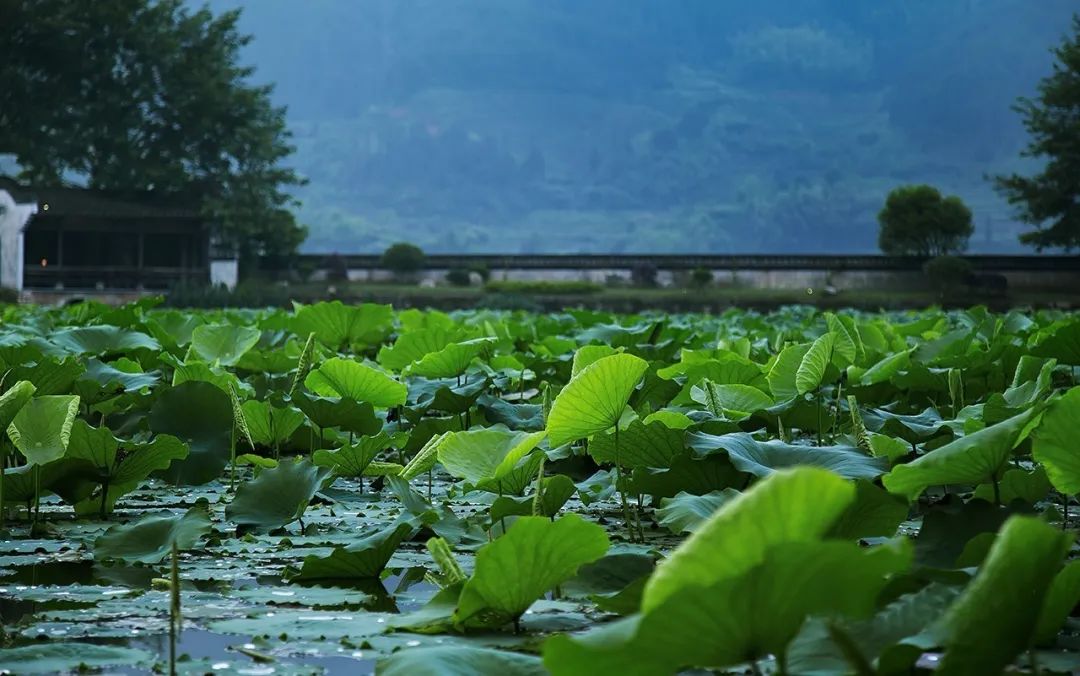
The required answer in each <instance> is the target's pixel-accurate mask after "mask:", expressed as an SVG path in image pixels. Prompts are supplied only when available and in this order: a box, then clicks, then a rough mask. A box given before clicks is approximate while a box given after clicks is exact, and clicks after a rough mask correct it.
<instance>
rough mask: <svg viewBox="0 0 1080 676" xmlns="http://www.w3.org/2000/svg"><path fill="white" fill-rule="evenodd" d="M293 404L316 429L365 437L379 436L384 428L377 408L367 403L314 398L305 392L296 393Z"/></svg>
mask: <svg viewBox="0 0 1080 676" xmlns="http://www.w3.org/2000/svg"><path fill="white" fill-rule="evenodd" d="M292 403H293V404H294V405H295V406H296V408H298V409H300V410H301V411H302V412H303V413H304V415H306V416H307V417H308V419H309V420H310V421H311V422H313V423H315V426H316V427H320V428H323V427H337V428H339V429H342V430H345V431H346V432H353V433H354V434H360V435H364V436H371V435H373V434H378V433H379V432H380V431H382V428H383V421H382V420H380V419H379V418H378V417H376V416H375V408H374V407H373V406H372V405H371V404H370V403H368V402H366V401H365V402H357V401H354V400H352V399H338V398H336V397H335V398H329V397H312V396H310V395H308V394H306V393H304V392H296V393H295V394H293V397H292Z"/></svg>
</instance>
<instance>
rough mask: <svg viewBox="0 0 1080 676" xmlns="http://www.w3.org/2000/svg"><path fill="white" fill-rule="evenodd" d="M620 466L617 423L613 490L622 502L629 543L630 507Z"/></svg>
mask: <svg viewBox="0 0 1080 676" xmlns="http://www.w3.org/2000/svg"><path fill="white" fill-rule="evenodd" d="M621 484H622V464H621V463H620V462H619V423H618V422H616V423H615V490H617V491H618V492H619V499H620V500H621V501H622V513H623V523H625V524H626V533H627V534H628V535H629V536H630V542H634V540H635V538H634V526H633V523H632V522H631V521H630V505H629V503H627V501H626V492H625V491H624V490H623V488H622V485H621Z"/></svg>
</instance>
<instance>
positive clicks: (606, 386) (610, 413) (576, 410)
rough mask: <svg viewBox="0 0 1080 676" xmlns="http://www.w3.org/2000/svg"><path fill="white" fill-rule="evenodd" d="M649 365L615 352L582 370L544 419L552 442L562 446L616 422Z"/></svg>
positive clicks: (637, 358) (609, 426)
mask: <svg viewBox="0 0 1080 676" xmlns="http://www.w3.org/2000/svg"><path fill="white" fill-rule="evenodd" d="M648 367H649V365H648V362H646V361H645V360H644V359H641V358H640V357H635V356H634V355H631V354H615V355H611V356H608V357H602V358H600V359H597V360H596V361H594V362H593V363H591V364H589V365H588V366H587V367H585V368H584V369H582V370H581V372H580V373H578V374H577V375H576V376H574V378H573V379H571V381H570V382H569V383H567V385H566V387H565V388H563V390H562V392H560V393H559V396H558V397H556V398H555V403H554V404H552V406H551V413H550V415H548V419H547V431H548V436H549V437H550V441H551V445H552V446H561V445H562V444H565V443H569V442H571V441H576V440H578V439H581V438H584V437H588V436H591V435H593V434H596V433H597V432H603V431H605V430H608V429H610V428H611V427H612V426H613V425H615V424H616V423H617V422H618V421H619V418H621V417H622V413H623V409H624V408H626V403H627V402H628V401H629V400H630V395H631V394H633V391H634V388H635V387H637V385H638V383H639V382H641V378H642V377H643V376H644V375H645V370H646V369H647V368H648Z"/></svg>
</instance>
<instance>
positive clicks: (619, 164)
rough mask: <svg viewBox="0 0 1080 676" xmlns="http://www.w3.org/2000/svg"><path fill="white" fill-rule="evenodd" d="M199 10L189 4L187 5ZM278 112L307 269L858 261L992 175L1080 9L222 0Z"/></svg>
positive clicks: (829, 1) (1010, 157) (988, 206)
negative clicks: (381, 263) (467, 256)
mask: <svg viewBox="0 0 1080 676" xmlns="http://www.w3.org/2000/svg"><path fill="white" fill-rule="evenodd" d="M194 4H196V3H193V5H194ZM210 7H211V8H212V9H213V10H214V11H223V10H226V9H231V8H236V7H240V8H242V9H243V15H242V18H241V27H242V28H243V30H245V31H247V32H249V33H251V34H252V35H253V37H254V40H253V41H252V42H251V43H250V45H248V47H247V48H246V49H247V51H246V58H247V60H248V61H249V63H250V64H251V65H252V66H254V67H255V69H256V70H255V74H254V76H253V78H254V79H255V80H256V81H258V82H271V83H275V85H276V90H275V95H274V96H275V100H276V101H278V102H279V103H281V104H284V105H286V106H288V110H289V124H290V127H291V129H292V131H293V133H294V139H293V140H294V142H295V144H296V146H297V154H296V156H295V158H294V163H295V166H296V167H297V168H298V169H299V170H300V171H301V172H302V173H303V174H304V175H305V176H307V177H308V178H309V179H310V184H309V185H308V186H306V187H305V188H303V189H302V190H301V191H300V192H299V193H298V197H299V198H300V199H301V200H302V202H303V206H302V207H301V210H300V216H301V219H302V220H303V221H304V222H305V223H307V224H308V225H309V226H310V229H311V235H310V238H309V240H308V243H307V245H306V249H307V250H309V251H342V252H346V251H349V252H352V251H355V252H374V251H381V250H382V249H384V248H385V247H386V246H387V245H388V244H389V243H391V242H394V241H399V240H408V241H412V242H415V243H417V244H419V245H421V246H422V247H423V248H424V249H425V250H428V251H444V252H451V251H466V250H467V251H477V252H511V253H512V252H527V251H543V252H578V251H595V252H608V251H610V252H687V251H710V252H787V251H792V252H794V251H805V252H828V251H836V252H849V251H850V252H858V251H873V250H875V249H876V233H877V224H876V220H875V214H876V212H877V210H878V209H879V208H880V206H881V204H882V202H883V200H884V196H885V194H886V193H887V192H888V190H889V189H891V188H892V187H894V186H896V185H898V184H901V183H910V182H927V183H931V184H934V185H936V186H938V187H940V188H941V189H942V190H943V191H946V192H948V193H954V194H958V195H960V196H961V197H962V198H963V199H964V200H965V201H967V203H968V204H969V205H970V206H971V207H972V209H973V210H974V212H975V217H976V223H977V226H976V234H975V237H974V238H973V240H972V247H971V249H972V250H973V251H1013V250H1018V249H1019V245H1018V244H1017V243H1016V233H1017V232H1018V230H1019V229H1021V227H1022V226H1018V225H1017V224H1015V223H1014V222H1013V221H1012V218H1011V215H1010V211H1009V209H1008V206H1007V205H1006V204H1005V203H1004V201H1003V200H1001V199H1000V198H999V197H998V196H997V195H996V194H995V193H994V192H993V190H992V188H991V186H990V183H989V182H988V181H987V180H986V176H987V175H988V174H993V173H997V172H1002V171H1006V170H1009V169H1013V168H1016V167H1018V166H1023V165H1022V164H1021V161H1020V160H1019V159H1018V153H1019V150H1020V149H1021V147H1022V146H1023V143H1024V140H1025V139H1024V135H1023V130H1022V128H1021V126H1020V124H1019V119H1018V117H1017V116H1016V114H1015V113H1014V112H1013V111H1012V110H1011V105H1012V103H1013V101H1014V100H1015V98H1016V97H1017V96H1021V95H1030V94H1032V93H1033V92H1034V90H1035V85H1036V83H1037V81H1038V79H1039V78H1040V77H1042V76H1043V75H1045V74H1046V73H1048V72H1049V69H1050V64H1051V57H1050V54H1049V51H1048V50H1049V48H1050V47H1051V45H1053V44H1054V43H1056V42H1057V41H1058V40H1059V39H1060V37H1061V36H1062V34H1063V33H1064V31H1065V29H1066V27H1067V22H1068V19H1069V16H1070V14H1071V12H1072V11H1075V9H1076V5H1075V2H1074V1H1073V0H1039V1H1038V2H1032V1H1031V0H878V1H875V2H851V1H850V0H760V1H759V2H755V3H735V2H724V1H720V0H672V1H670V2H656V1H654V0H321V1H317V2H305V3H299V2H295V1H294V0H213V1H212V2H211V3H210Z"/></svg>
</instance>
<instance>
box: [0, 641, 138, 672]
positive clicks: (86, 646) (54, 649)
mask: <svg viewBox="0 0 1080 676" xmlns="http://www.w3.org/2000/svg"><path fill="white" fill-rule="evenodd" d="M156 661H157V657H156V656H155V655H154V654H152V653H148V652H146V651H145V650H138V649H136V648H124V647H122V646H115V645H99V644H96V643H80V642H78V641H68V642H66V643H59V642H45V643H34V644H31V645H24V646H19V647H17V648H2V649H0V664H3V665H4V669H5V670H8V671H9V672H10V673H12V674H73V673H85V672H87V671H94V672H98V671H101V672H105V671H106V670H107V668H108V667H121V666H130V667H145V668H149V667H150V666H152V665H153V664H154V663H155V662H156Z"/></svg>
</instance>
